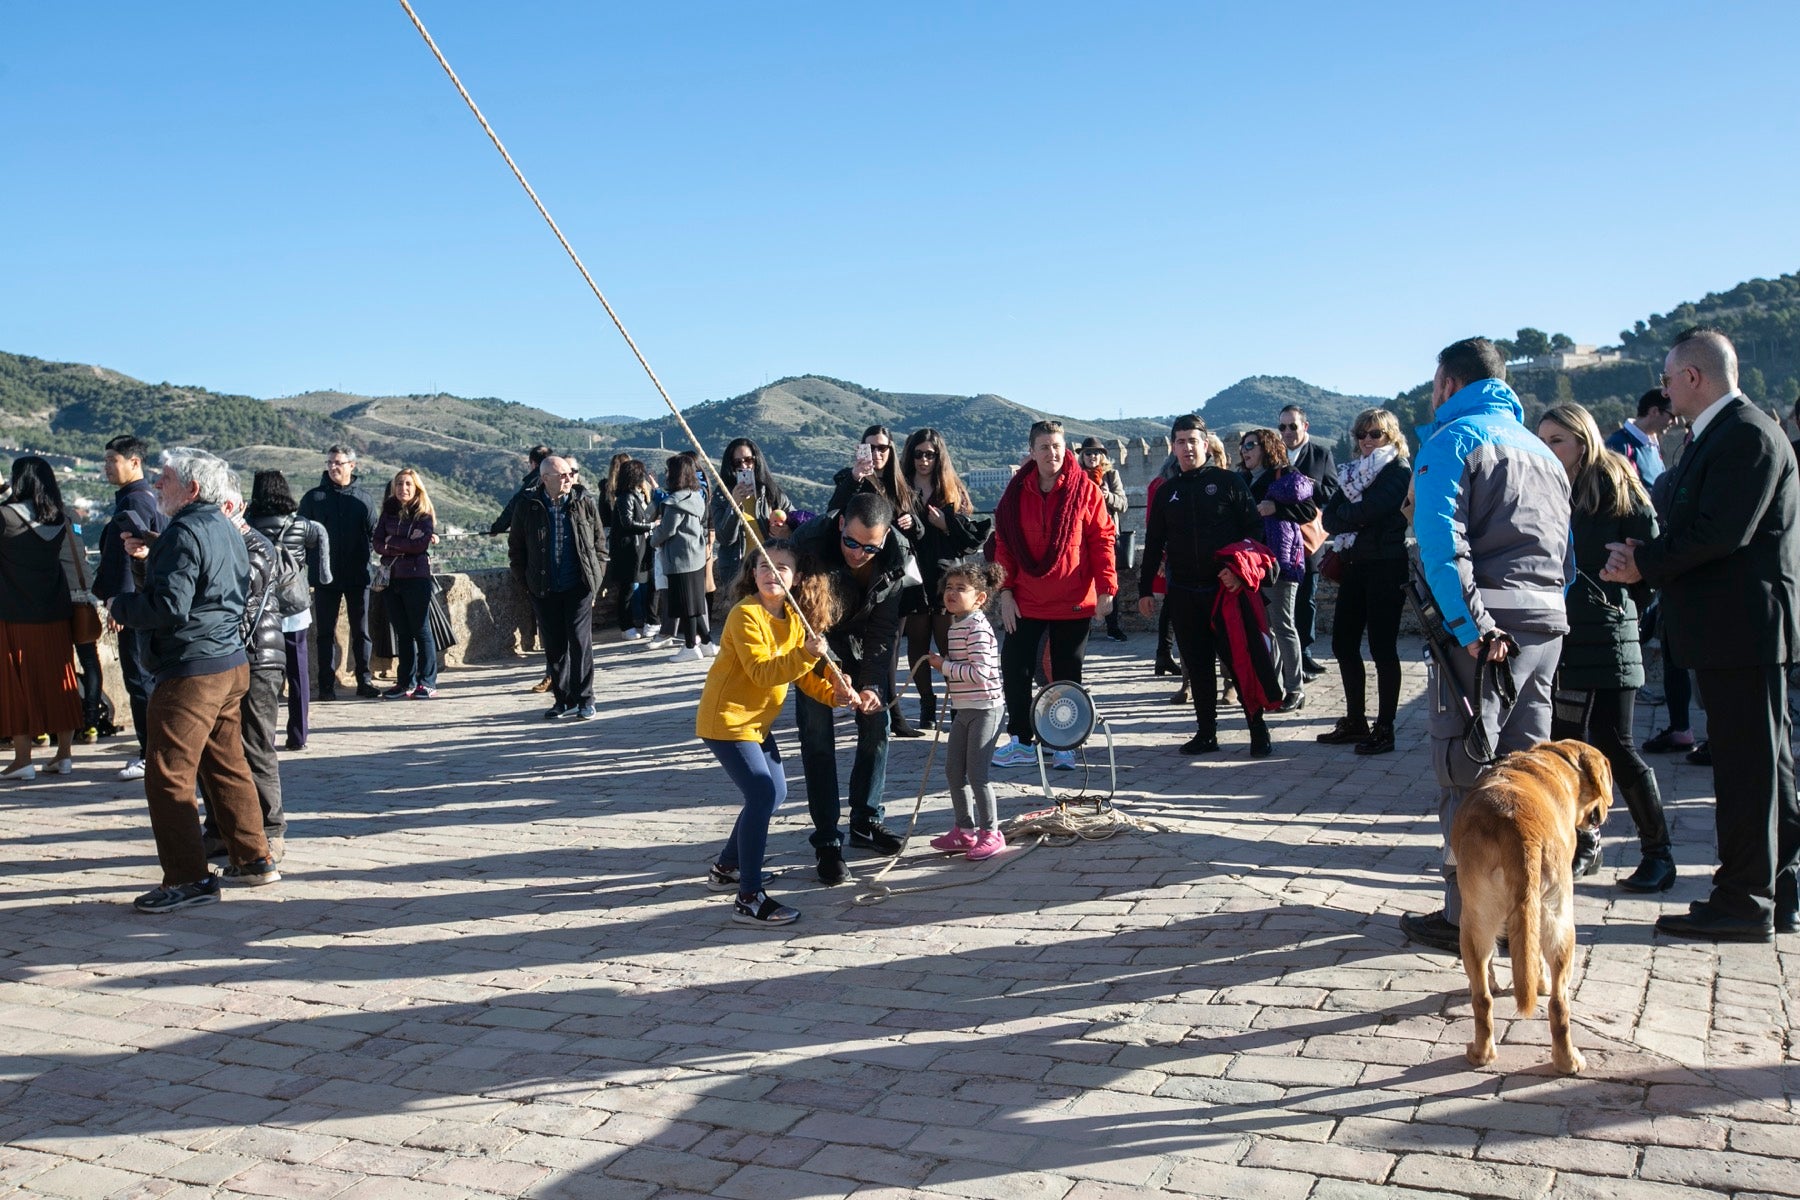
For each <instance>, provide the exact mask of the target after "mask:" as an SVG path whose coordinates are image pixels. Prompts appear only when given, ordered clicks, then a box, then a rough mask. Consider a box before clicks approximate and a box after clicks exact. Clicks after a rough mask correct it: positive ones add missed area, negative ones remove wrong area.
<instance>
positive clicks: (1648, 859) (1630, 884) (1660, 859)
mask: <svg viewBox="0 0 1800 1200" xmlns="http://www.w3.org/2000/svg"><path fill="white" fill-rule="evenodd" d="M1616 882H1617V883H1618V885H1619V886H1620V887H1622V888H1624V889H1625V890H1626V891H1628V892H1666V891H1668V890H1669V889H1670V888H1672V887H1674V886H1675V860H1674V859H1673V858H1670V857H1669V856H1668V855H1666V854H1646V855H1645V856H1644V860H1643V861H1642V862H1640V863H1638V865H1637V870H1635V871H1633V872H1632V873H1631V874H1629V875H1624V876H1621V877H1620V878H1619V879H1618V880H1617V881H1616Z"/></svg>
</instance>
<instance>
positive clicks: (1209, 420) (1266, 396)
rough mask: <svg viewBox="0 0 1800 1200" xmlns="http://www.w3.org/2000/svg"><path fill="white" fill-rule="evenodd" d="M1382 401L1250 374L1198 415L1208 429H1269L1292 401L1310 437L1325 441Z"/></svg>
mask: <svg viewBox="0 0 1800 1200" xmlns="http://www.w3.org/2000/svg"><path fill="white" fill-rule="evenodd" d="M1386 403H1388V401H1387V400H1385V399H1383V398H1382V397H1380V396H1346V395H1344V394H1343V393H1342V392H1332V391H1327V390H1326V389H1324V388H1322V387H1315V386H1313V385H1312V384H1310V383H1305V382H1302V381H1301V380H1298V379H1295V378H1293V377H1291V376H1287V375H1252V376H1251V377H1250V378H1248V379H1240V380H1239V381H1238V382H1236V383H1234V384H1232V385H1231V386H1230V387H1228V388H1226V389H1225V390H1224V391H1222V392H1220V393H1219V394H1218V395H1216V396H1214V397H1213V398H1212V399H1210V400H1208V401H1207V402H1206V403H1205V404H1204V405H1203V406H1202V407H1201V409H1200V415H1201V416H1203V417H1205V418H1206V424H1207V426H1208V428H1212V429H1219V430H1233V431H1240V430H1244V429H1257V428H1261V429H1273V428H1275V426H1276V424H1277V420H1276V418H1277V417H1278V416H1279V414H1280V412H1281V410H1282V409H1283V408H1286V407H1287V406H1288V405H1290V404H1296V405H1299V407H1300V409H1301V410H1302V411H1303V412H1305V413H1306V422H1307V425H1308V426H1309V427H1310V429H1311V431H1312V433H1313V436H1315V437H1319V438H1323V439H1324V440H1325V441H1328V442H1329V441H1335V440H1336V439H1337V438H1338V437H1339V436H1341V435H1342V434H1345V433H1348V432H1349V430H1350V424H1351V422H1353V421H1355V420H1356V414H1357V413H1359V412H1361V411H1362V410H1363V409H1365V408H1378V407H1380V406H1381V405H1384V404H1386Z"/></svg>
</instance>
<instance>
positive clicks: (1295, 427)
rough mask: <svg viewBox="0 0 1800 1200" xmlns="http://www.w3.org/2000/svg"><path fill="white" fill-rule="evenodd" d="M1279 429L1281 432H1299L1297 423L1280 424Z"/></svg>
mask: <svg viewBox="0 0 1800 1200" xmlns="http://www.w3.org/2000/svg"><path fill="white" fill-rule="evenodd" d="M1280 429H1281V432H1283V433H1299V432H1300V427H1299V426H1298V425H1282V426H1280Z"/></svg>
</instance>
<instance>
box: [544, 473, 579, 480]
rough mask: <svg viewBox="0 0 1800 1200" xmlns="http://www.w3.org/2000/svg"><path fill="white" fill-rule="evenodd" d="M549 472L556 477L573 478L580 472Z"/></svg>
mask: <svg viewBox="0 0 1800 1200" xmlns="http://www.w3.org/2000/svg"><path fill="white" fill-rule="evenodd" d="M550 473H551V474H552V475H554V476H556V477H557V478H558V479H573V478H575V477H576V476H577V475H580V474H581V472H580V471H552V472H550Z"/></svg>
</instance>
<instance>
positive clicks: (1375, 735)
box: [1355, 721, 1394, 754]
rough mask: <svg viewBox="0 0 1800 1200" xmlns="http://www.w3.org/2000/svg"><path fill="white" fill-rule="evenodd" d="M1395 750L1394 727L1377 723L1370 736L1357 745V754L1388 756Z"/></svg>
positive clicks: (1370, 731)
mask: <svg viewBox="0 0 1800 1200" xmlns="http://www.w3.org/2000/svg"><path fill="white" fill-rule="evenodd" d="M1393 748H1394V727H1393V726H1392V725H1384V724H1382V723H1381V722H1380V721H1377V722H1375V724H1374V726H1373V728H1371V729H1370V730H1369V736H1368V737H1366V738H1364V739H1363V740H1362V741H1360V742H1358V743H1356V751H1355V752H1356V753H1357V754H1386V753H1388V752H1389V751H1390V750H1392V749H1393Z"/></svg>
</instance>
